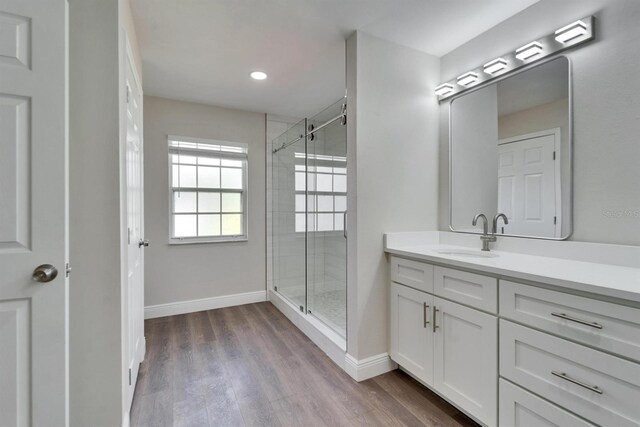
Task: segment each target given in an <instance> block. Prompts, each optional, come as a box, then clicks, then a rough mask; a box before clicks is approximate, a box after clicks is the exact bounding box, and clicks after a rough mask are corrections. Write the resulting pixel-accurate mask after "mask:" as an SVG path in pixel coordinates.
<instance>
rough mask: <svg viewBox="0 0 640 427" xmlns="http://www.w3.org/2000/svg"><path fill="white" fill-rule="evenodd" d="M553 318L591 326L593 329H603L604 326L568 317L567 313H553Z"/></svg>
mask: <svg viewBox="0 0 640 427" xmlns="http://www.w3.org/2000/svg"><path fill="white" fill-rule="evenodd" d="M551 315H552V316H555V317H559V318H561V319H566V320H570V321H572V322H576V323H580V324H581V325H586V326H591V327H592V328H596V329H602V325H601V324H599V323H596V322H588V321H586V320H582V319H577V318H575V317H571V316H568V315H567V314H565V313H551Z"/></svg>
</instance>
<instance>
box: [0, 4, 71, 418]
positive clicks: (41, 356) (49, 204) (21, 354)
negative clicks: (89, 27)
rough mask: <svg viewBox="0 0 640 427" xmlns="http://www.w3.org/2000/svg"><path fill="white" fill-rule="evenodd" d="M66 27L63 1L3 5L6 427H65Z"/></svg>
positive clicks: (0, 160) (1, 332) (1, 298)
mask: <svg viewBox="0 0 640 427" xmlns="http://www.w3.org/2000/svg"><path fill="white" fill-rule="evenodd" d="M66 31H67V2H66V1H50V0H30V1H24V0H2V1H0V273H1V274H0V425H2V426H30V425H34V426H64V425H67V423H68V322H67V299H68V293H67V279H66V274H65V262H66V259H67V212H66V210H67V177H66V175H67V174H66V171H67V169H68V164H67V104H66V103H67V51H66ZM44 264H50V265H51V267H50V268H48V269H47V268H44V267H43V268H41V269H40V270H39V272H38V275H37V276H36V277H38V278H39V280H41V281H35V280H34V279H33V278H32V275H33V274H34V269H36V267H38V266H40V265H44ZM55 269H57V275H56V274H55ZM54 276H55V277H54Z"/></svg>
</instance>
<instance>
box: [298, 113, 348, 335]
mask: <svg viewBox="0 0 640 427" xmlns="http://www.w3.org/2000/svg"><path fill="white" fill-rule="evenodd" d="M343 103H344V100H340V101H339V102H337V103H335V104H334V105H332V106H331V107H329V108H327V109H326V110H324V111H322V112H321V113H319V114H317V115H316V116H314V117H312V118H310V119H308V120H307V131H308V132H313V133H312V135H313V136H311V135H309V136H307V156H306V165H307V207H308V211H307V310H308V313H309V314H311V315H313V316H314V317H316V318H317V319H318V320H320V321H322V322H323V323H325V324H326V325H327V326H329V327H330V328H331V329H333V330H334V331H335V332H337V333H338V334H339V335H341V336H342V337H343V338H344V337H346V323H347V313H346V311H347V239H346V235H345V234H344V220H345V211H346V207H347V127H346V126H344V125H343V122H342V119H341V118H339V117H338V116H339V115H340V114H341V113H342V105H343ZM336 117H338V118H337V119H336V120H334V121H332V122H330V123H327V122H329V121H330V120H331V119H333V118H336ZM311 126H314V128H318V130H317V131H312V130H311Z"/></svg>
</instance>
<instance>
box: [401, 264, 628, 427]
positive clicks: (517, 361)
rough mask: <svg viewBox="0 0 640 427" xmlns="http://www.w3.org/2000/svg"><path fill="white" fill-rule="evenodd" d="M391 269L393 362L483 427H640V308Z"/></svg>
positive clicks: (493, 281)
mask: <svg viewBox="0 0 640 427" xmlns="http://www.w3.org/2000/svg"><path fill="white" fill-rule="evenodd" d="M391 267H392V272H391V281H392V283H391V287H390V289H391V307H390V312H391V337H390V338H391V340H390V341H391V348H390V355H391V358H392V359H393V360H394V361H395V362H397V363H398V364H399V365H400V366H401V367H402V368H403V369H404V370H406V371H407V372H409V373H410V374H412V375H413V376H414V377H416V378H417V379H419V380H420V381H422V382H423V383H424V384H425V385H426V386H428V387H430V388H431V389H432V390H434V391H435V392H436V393H438V394H439V395H440V396H442V397H444V398H445V399H447V400H448V401H449V402H451V403H452V404H453V405H455V406H457V407H458V408H459V409H460V410H462V411H464V412H465V413H467V414H468V415H470V416H472V417H473V418H475V419H476V421H478V422H480V423H482V424H483V425H485V426H490V427H494V426H498V425H499V426H500V427H537V426H576V427H579V426H582V427H588V426H596V425H601V426H616V427H617V426H620V427H623V426H636V427H640V304H639V303H636V302H631V301H626V300H614V299H611V298H609V299H607V298H600V297H595V296H594V297H590V296H589V295H588V294H585V293H581V294H580V295H578V292H575V291H572V290H569V289H566V290H565V288H562V287H559V286H555V287H554V286H550V285H547V284H545V283H540V284H537V282H536V283H528V284H523V283H518V282H516V281H512V280H510V279H507V278H505V276H502V275H500V276H499V277H500V279H498V278H496V277H492V276H491V275H489V274H486V273H485V274H481V273H480V272H475V271H473V270H471V271H463V270H459V269H457V268H450V267H447V266H443V265H434V264H430V263H429V262H422V261H416V260H409V259H404V258H401V257H396V256H392V257H391ZM507 277H508V276H507Z"/></svg>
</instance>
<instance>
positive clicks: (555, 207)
mask: <svg viewBox="0 0 640 427" xmlns="http://www.w3.org/2000/svg"><path fill="white" fill-rule="evenodd" d="M557 139H559V133H558V132H554V131H551V132H541V133H540V134H536V135H523V136H522V137H518V138H510V139H508V140H500V143H499V145H498V212H500V213H504V214H505V215H506V216H507V218H509V224H508V225H503V226H502V228H501V229H499V230H498V232H499V233H502V234H517V235H523V236H538V237H560V230H561V224H560V215H559V210H560V204H559V203H558V200H559V199H560V174H559V171H558V167H557V166H558V165H559V159H558V157H559V151H558V150H557V149H556V145H559V141H557Z"/></svg>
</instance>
